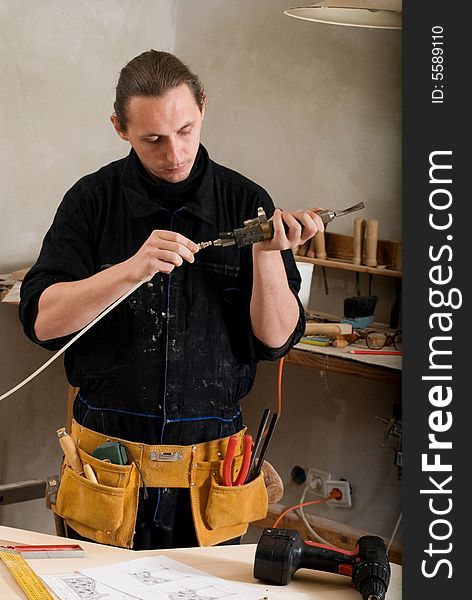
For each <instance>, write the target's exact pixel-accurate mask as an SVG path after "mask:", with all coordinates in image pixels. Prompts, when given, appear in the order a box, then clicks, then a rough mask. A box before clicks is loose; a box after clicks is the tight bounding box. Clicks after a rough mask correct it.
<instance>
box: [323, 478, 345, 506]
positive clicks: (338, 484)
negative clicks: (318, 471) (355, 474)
mask: <svg viewBox="0 0 472 600" xmlns="http://www.w3.org/2000/svg"><path fill="white" fill-rule="evenodd" d="M334 489H337V490H339V491H340V492H341V493H342V498H341V499H340V500H335V499H334V498H331V500H328V501H327V502H326V504H331V506H338V507H339V508H350V507H351V506H352V502H351V485H350V483H349V481H346V480H345V479H339V480H336V479H330V480H328V481H326V482H325V490H324V491H325V493H324V496H329V495H330V494H331V492H332V491H333V490H334Z"/></svg>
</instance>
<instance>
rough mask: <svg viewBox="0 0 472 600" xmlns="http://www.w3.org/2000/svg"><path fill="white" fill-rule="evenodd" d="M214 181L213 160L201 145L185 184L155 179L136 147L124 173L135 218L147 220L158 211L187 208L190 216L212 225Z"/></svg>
mask: <svg viewBox="0 0 472 600" xmlns="http://www.w3.org/2000/svg"><path fill="white" fill-rule="evenodd" d="M212 181H213V165H212V161H211V160H210V157H209V156H208V152H207V151H206V149H205V147H204V146H202V145H201V144H200V147H199V149H198V152H197V156H196V157H195V162H194V165H193V167H192V170H191V172H190V174H189V176H188V177H187V179H185V180H184V181H180V182H178V183H169V182H166V181H159V180H154V179H152V178H151V176H150V175H149V173H148V172H147V171H146V170H145V169H144V167H143V165H142V164H141V161H140V160H139V158H138V155H137V154H136V152H135V151H134V150H133V148H131V151H130V153H129V155H128V158H127V159H126V162H125V165H124V169H123V173H122V185H123V191H124V193H125V197H126V199H127V202H128V204H129V206H130V208H131V210H132V212H133V214H134V216H135V217H147V216H148V215H151V214H152V213H155V212H157V211H159V210H169V209H173V208H175V209H177V208H180V207H182V206H185V209H186V210H187V211H188V212H190V213H191V214H193V215H195V216H196V217H199V218H200V219H203V220H204V221H206V222H207V223H213V220H214V206H213V203H212V202H211V198H212V197H213V184H212ZM171 212H174V211H173V210H171Z"/></svg>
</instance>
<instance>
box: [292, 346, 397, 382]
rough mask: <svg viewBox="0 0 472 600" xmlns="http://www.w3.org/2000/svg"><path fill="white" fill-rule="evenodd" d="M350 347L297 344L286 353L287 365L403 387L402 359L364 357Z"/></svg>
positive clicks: (393, 357) (395, 357)
mask: <svg viewBox="0 0 472 600" xmlns="http://www.w3.org/2000/svg"><path fill="white" fill-rule="evenodd" d="M350 348H351V346H348V347H347V348H333V347H331V346H326V347H324V346H311V345H308V344H302V343H300V344H296V345H295V346H294V347H293V348H292V350H290V352H289V353H288V354H287V357H286V362H287V363H289V364H293V365H300V366H303V367H312V368H315V369H318V370H320V371H327V372H331V373H343V374H345V375H355V376H357V377H363V378H364V379H370V380H371V381H378V382H380V383H389V384H395V385H400V384H401V379H402V357H401V356H364V355H357V354H349V352H348V350H349V349H350Z"/></svg>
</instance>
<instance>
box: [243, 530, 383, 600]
mask: <svg viewBox="0 0 472 600" xmlns="http://www.w3.org/2000/svg"><path fill="white" fill-rule="evenodd" d="M301 568H305V569H314V570H318V571H327V572H329V573H339V574H340V575H347V576H349V577H351V579H352V583H353V584H354V586H355V587H356V589H357V590H358V591H359V592H360V593H361V595H362V598H363V600H384V598H385V594H386V593H387V588H388V584H389V581H390V564H389V562H388V558H387V550H386V548H385V544H384V542H383V540H382V539H381V538H379V537H376V536H374V535H365V536H363V537H361V538H359V540H358V541H357V546H356V549H355V550H354V551H353V552H348V551H347V550H341V549H340V548H334V547H332V546H325V545H323V544H318V543H315V542H304V541H303V540H302V538H301V537H300V534H299V532H298V531H297V530H295V529H269V528H266V529H264V531H263V532H262V536H261V539H260V540H259V543H258V545H257V549H256V558H255V561H254V577H255V578H256V579H261V580H263V581H269V582H271V583H276V584H279V585H287V583H289V582H290V580H291V579H292V576H293V574H294V573H295V571H296V570H297V569H301Z"/></svg>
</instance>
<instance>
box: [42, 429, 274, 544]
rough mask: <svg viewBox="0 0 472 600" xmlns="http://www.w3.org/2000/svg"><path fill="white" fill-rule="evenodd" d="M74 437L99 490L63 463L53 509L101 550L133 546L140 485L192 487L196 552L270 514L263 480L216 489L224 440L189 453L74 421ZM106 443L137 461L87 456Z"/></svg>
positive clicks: (238, 461)
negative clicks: (102, 546)
mask: <svg viewBox="0 0 472 600" xmlns="http://www.w3.org/2000/svg"><path fill="white" fill-rule="evenodd" d="M244 433H245V429H243V430H241V431H240V432H239V433H238V434H237V435H238V437H239V443H238V446H237V448H236V452H235V458H234V463H233V464H234V470H233V478H235V477H236V475H237V473H238V471H239V469H240V466H241V461H242V452H243V438H244ZM71 437H72V439H73V440H74V442H75V444H76V446H77V450H78V452H79V455H80V458H81V460H82V463H83V464H90V465H91V467H92V469H93V470H94V473H95V475H96V478H97V480H98V483H94V482H92V481H90V480H88V479H86V478H85V477H83V476H81V475H79V474H77V473H76V472H75V471H73V470H72V469H71V468H70V467H69V466H68V465H67V464H64V465H63V469H62V477H61V483H60V487H59V491H58V494H57V503H56V505H55V508H54V510H55V511H56V513H57V514H59V515H60V516H62V517H63V518H64V519H65V521H66V523H68V524H69V525H70V526H71V527H72V528H73V529H75V530H76V531H77V532H78V533H79V534H80V535H83V536H84V537H87V538H90V539H93V540H95V541H97V542H99V543H105V544H110V545H114V546H120V547H125V548H131V547H132V545H133V536H134V527H135V523H136V515H137V507H138V500H139V487H140V486H141V485H142V484H143V482H142V479H144V482H145V485H146V486H148V487H169V488H189V490H190V500H191V506H192V515H193V521H194V525H195V531H196V534H197V538H198V542H199V544H200V546H212V545H215V544H218V543H220V542H223V541H226V540H229V539H232V538H235V537H239V536H241V535H243V534H244V533H245V532H246V531H247V527H248V523H250V522H251V521H256V520H259V519H262V518H264V517H265V516H266V514H267V507H268V501H267V491H266V488H265V485H264V479H263V475H262V473H261V474H260V475H259V476H258V477H257V478H256V479H255V480H254V481H250V482H249V483H247V484H245V485H242V486H223V485H221V481H222V467H223V461H224V457H225V452H226V448H227V445H228V440H229V437H226V438H221V439H217V440H212V441H209V442H203V443H200V444H194V445H191V446H178V445H166V444H163V445H147V444H141V443H137V442H130V441H128V440H122V439H120V438H115V437H109V436H106V435H103V434H101V433H98V432H96V431H92V430H91V429H87V428H86V427H83V426H82V425H79V424H78V423H76V422H75V421H73V422H72V428H71ZM110 441H117V442H121V443H122V444H123V445H124V446H125V447H126V449H127V452H128V454H130V455H131V456H132V457H133V459H134V461H135V462H133V463H131V464H127V465H116V464H112V463H109V462H105V461H102V460H98V459H96V458H95V457H93V456H91V453H92V452H93V450H94V449H95V448H97V446H100V445H101V444H103V443H104V442H110ZM136 464H137V466H138V467H139V469H138V468H137V466H136ZM141 474H142V477H141Z"/></svg>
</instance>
